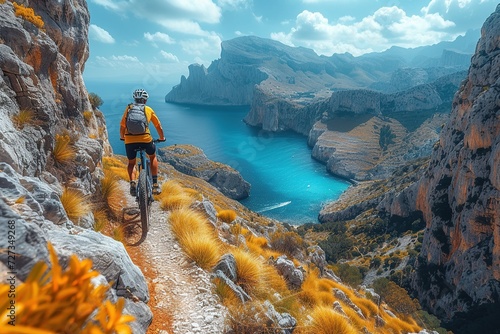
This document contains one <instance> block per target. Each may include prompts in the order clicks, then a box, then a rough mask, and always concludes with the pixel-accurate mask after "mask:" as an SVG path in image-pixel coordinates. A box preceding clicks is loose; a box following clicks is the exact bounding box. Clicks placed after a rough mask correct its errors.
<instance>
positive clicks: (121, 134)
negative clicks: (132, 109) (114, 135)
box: [120, 107, 128, 139]
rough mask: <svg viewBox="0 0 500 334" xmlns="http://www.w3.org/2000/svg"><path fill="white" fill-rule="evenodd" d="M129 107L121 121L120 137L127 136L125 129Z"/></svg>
mask: <svg viewBox="0 0 500 334" xmlns="http://www.w3.org/2000/svg"><path fill="white" fill-rule="evenodd" d="M127 110H128V107H127V109H125V112H124V113H123V116H122V120H121V121H120V139H124V138H125V130H126V128H127V127H126V118H127Z"/></svg>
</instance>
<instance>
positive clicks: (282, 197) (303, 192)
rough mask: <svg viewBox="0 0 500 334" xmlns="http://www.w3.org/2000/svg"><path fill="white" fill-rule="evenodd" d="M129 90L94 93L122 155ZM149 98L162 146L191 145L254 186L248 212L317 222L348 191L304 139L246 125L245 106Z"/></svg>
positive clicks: (247, 202) (116, 149) (113, 143)
mask: <svg viewBox="0 0 500 334" xmlns="http://www.w3.org/2000/svg"><path fill="white" fill-rule="evenodd" d="M132 90H133V89H132ZM132 90H130V89H129V90H125V91H123V90H122V91H121V94H114V95H106V94H102V93H99V94H98V95H100V96H101V98H102V99H103V101H104V104H103V105H102V106H101V107H100V110H101V111H103V113H104V116H105V118H106V124H107V130H108V134H109V141H110V143H111V146H112V148H113V152H114V153H115V154H120V155H125V149H124V145H123V142H121V141H120V139H119V123H120V119H121V116H122V114H123V110H124V109H125V106H126V104H127V103H130V102H131V98H130V97H129V95H130V94H123V93H124V92H125V93H128V92H129V91H130V92H131V91H132ZM89 91H91V90H89ZM150 96H151V97H150V99H149V100H148V105H149V106H151V107H152V108H153V109H154V110H155V112H156V113H157V115H158V117H159V118H160V120H161V122H162V125H163V128H164V131H165V137H166V138H167V141H166V143H160V144H159V145H160V147H161V146H164V145H165V146H168V145H174V144H192V145H195V146H198V147H200V148H201V149H202V150H203V151H204V152H205V154H206V155H207V157H208V158H209V159H211V160H214V161H219V162H221V163H224V164H227V165H230V166H231V167H233V168H235V169H236V170H238V171H239V172H240V173H241V175H242V176H243V178H244V179H245V180H247V181H248V182H250V184H251V185H252V187H251V190H250V197H248V198H246V199H244V200H242V201H240V202H241V203H242V204H243V205H245V206H246V207H248V208H249V209H250V210H252V211H255V212H259V213H261V214H262V215H264V216H267V217H270V218H274V219H277V220H279V221H282V222H286V223H289V224H293V225H300V224H304V223H317V222H318V221H317V216H318V213H319V211H320V209H321V206H322V204H323V203H325V202H327V201H332V200H335V199H337V198H338V197H339V196H340V194H341V193H342V192H343V191H344V190H345V189H346V188H347V187H348V186H349V183H348V182H346V181H345V180H341V179H338V178H335V177H333V176H332V175H330V174H328V173H327V171H326V168H325V166H324V165H322V164H321V163H319V162H317V161H315V160H314V159H312V158H311V149H310V148H309V147H308V146H307V138H306V137H304V136H302V135H299V134H296V133H293V132H280V133H273V132H266V131H263V130H261V129H258V128H254V127H250V126H248V125H247V124H245V123H244V122H243V118H244V117H245V115H246V114H247V113H248V111H249V107H205V106H185V105H177V104H169V103H165V102H164V100H163V96H164V94H154V95H152V94H151V93H150ZM152 132H153V134H154V135H155V134H156V132H155V130H152Z"/></svg>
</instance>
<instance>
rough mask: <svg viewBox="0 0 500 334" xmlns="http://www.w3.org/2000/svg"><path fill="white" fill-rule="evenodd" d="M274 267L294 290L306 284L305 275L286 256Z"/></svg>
mask: <svg viewBox="0 0 500 334" xmlns="http://www.w3.org/2000/svg"><path fill="white" fill-rule="evenodd" d="M274 266H275V267H276V269H277V270H278V273H279V274H280V275H281V276H283V278H284V279H285V280H286V282H287V283H288V285H289V286H290V287H291V288H292V289H297V288H300V287H301V285H302V283H303V282H304V274H303V273H302V271H300V270H299V269H298V268H296V267H295V265H294V264H293V262H292V261H291V260H288V258H287V256H286V255H282V256H280V257H278V258H277V259H276V261H275V262H274Z"/></svg>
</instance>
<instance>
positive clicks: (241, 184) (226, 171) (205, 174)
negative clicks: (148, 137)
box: [158, 145, 250, 200]
mask: <svg viewBox="0 0 500 334" xmlns="http://www.w3.org/2000/svg"><path fill="white" fill-rule="evenodd" d="M158 160H160V161H163V162H167V163H169V164H170V165H172V166H173V167H174V168H175V169H176V170H178V171H179V172H181V173H184V174H187V175H191V176H195V177H198V178H200V179H202V180H204V181H207V182H208V183H210V184H211V185H213V186H214V187H215V188H216V189H218V190H219V191H220V192H221V193H223V194H224V195H225V196H227V197H229V198H232V199H236V200H240V199H243V198H247V197H248V196H249V195H250V183H248V182H247V181H245V180H244V179H243V177H242V176H241V174H240V173H239V172H238V171H237V170H235V169H234V168H231V167H230V166H228V165H224V164H221V163H219V162H215V161H212V160H210V159H208V158H207V156H206V155H205V153H203V151H202V150H201V149H200V148H198V147H195V146H192V145H174V146H168V147H165V148H161V149H159V150H158Z"/></svg>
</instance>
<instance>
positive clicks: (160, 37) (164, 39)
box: [144, 32, 175, 46]
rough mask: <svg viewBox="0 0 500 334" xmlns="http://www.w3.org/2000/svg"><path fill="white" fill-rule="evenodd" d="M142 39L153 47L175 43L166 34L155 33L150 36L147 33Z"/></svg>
mask: <svg viewBox="0 0 500 334" xmlns="http://www.w3.org/2000/svg"><path fill="white" fill-rule="evenodd" d="M144 38H145V39H146V40H147V41H150V42H152V43H153V44H154V45H155V46H156V43H157V42H158V43H165V44H174V43H175V41H174V40H173V39H172V38H171V37H170V36H169V35H167V34H165V33H162V32H155V33H154V34H151V33H149V32H146V33H144Z"/></svg>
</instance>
